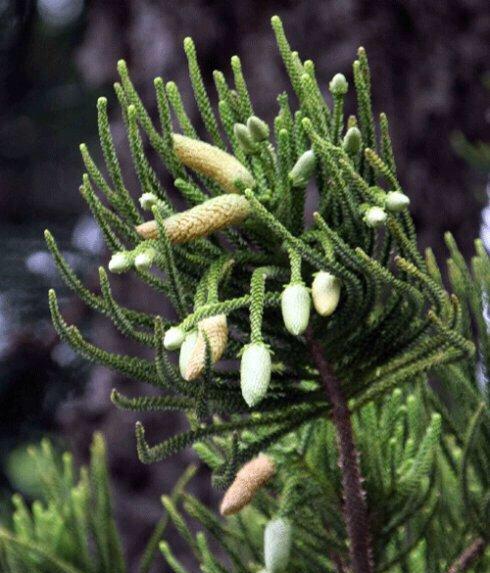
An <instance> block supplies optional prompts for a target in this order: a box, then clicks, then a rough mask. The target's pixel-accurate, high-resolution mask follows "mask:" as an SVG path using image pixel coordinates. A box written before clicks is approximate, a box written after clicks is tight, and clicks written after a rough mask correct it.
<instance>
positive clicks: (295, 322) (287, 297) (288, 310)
mask: <svg viewBox="0 0 490 573" xmlns="http://www.w3.org/2000/svg"><path fill="white" fill-rule="evenodd" d="M310 309H311V297H310V291H309V290H308V289H307V288H306V287H305V286H304V285H301V284H292V285H288V286H287V287H286V288H285V289H284V290H283V291H282V294H281V311H282V318H283V320H284V326H285V327H286V330H287V331H288V332H290V333H291V334H294V335H295V336H298V335H299V334H303V332H304V331H305V330H306V327H307V326H308V322H309V320H310Z"/></svg>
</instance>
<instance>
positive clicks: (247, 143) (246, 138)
mask: <svg viewBox="0 0 490 573" xmlns="http://www.w3.org/2000/svg"><path fill="white" fill-rule="evenodd" d="M233 133H234V134H235V137H236V139H237V141H238V143H239V145H240V147H241V148H242V149H243V151H245V153H254V151H256V147H255V143H254V141H253V139H252V136H251V135H250V131H249V130H248V127H247V126H246V125H244V124H243V123H235V125H234V126H233Z"/></svg>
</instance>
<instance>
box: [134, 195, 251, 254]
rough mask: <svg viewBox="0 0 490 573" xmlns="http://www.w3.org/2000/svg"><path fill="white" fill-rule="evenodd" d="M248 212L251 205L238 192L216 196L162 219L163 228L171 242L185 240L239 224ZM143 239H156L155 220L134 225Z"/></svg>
mask: <svg viewBox="0 0 490 573" xmlns="http://www.w3.org/2000/svg"><path fill="white" fill-rule="evenodd" d="M250 212H251V208H250V205H249V203H248V201H247V200H246V199H245V197H243V196H241V195H219V196H218V197H213V198H212V199H209V200H208V201H205V202H204V203H201V204H200V205H196V206H195V207H192V209H188V210H187V211H182V212H181V213H176V214H175V215H172V216H171V217H168V218H167V219H165V220H164V223H163V224H164V227H165V231H166V233H167V236H168V238H169V240H170V242H171V243H173V244H179V243H187V242H188V241H192V240H193V239H197V238H199V237H206V236H207V235H210V234H211V233H214V232H215V231H219V230H220V229H224V228H225V227H230V226H231V225H238V224H239V223H242V222H243V221H244V220H245V219H246V218H247V217H248V216H249V215H250ZM136 231H137V232H138V234H139V235H140V236H141V237H143V238H144V239H156V238H157V237H158V227H157V223H156V221H147V222H146V223H142V224H141V225H138V226H137V227H136Z"/></svg>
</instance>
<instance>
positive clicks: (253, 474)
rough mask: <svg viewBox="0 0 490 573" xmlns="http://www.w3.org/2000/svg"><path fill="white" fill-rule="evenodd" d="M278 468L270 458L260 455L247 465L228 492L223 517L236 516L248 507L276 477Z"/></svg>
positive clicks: (222, 510)
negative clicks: (265, 485)
mask: <svg viewBox="0 0 490 573" xmlns="http://www.w3.org/2000/svg"><path fill="white" fill-rule="evenodd" d="M275 470H276V468H275V465H274V462H273V461H272V459H271V458H269V456H266V455H265V454H260V455H258V456H257V457H256V458H254V459H253V460H250V461H249V462H248V463H246V464H245V465H244V466H243V467H242V468H241V469H240V471H239V472H238V473H237V475H236V477H235V479H234V481H233V483H232V484H231V485H230V487H229V488H228V489H227V490H226V493H225V495H224V497H223V501H222V502H221V507H220V512H221V515H234V514H235V513H238V512H239V511H240V510H241V509H243V508H244V507H245V506H246V505H248V504H249V503H250V502H251V501H252V499H253V497H254V495H255V494H256V493H257V492H258V491H259V489H260V488H261V487H262V486H263V485H264V484H266V483H267V482H268V481H269V480H270V479H271V477H272V476H273V475H274V472H275Z"/></svg>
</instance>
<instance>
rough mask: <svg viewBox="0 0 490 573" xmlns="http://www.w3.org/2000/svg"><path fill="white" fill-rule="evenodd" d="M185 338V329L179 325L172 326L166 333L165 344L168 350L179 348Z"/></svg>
mask: <svg viewBox="0 0 490 573" xmlns="http://www.w3.org/2000/svg"><path fill="white" fill-rule="evenodd" d="M184 339H185V331H184V330H183V329H182V328H180V327H179V326H172V327H171V328H169V329H168V330H167V332H166V333H165V336H164V338H163V346H164V348H165V349H166V350H177V349H179V348H180V347H181V346H182V343H183V342H184Z"/></svg>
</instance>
